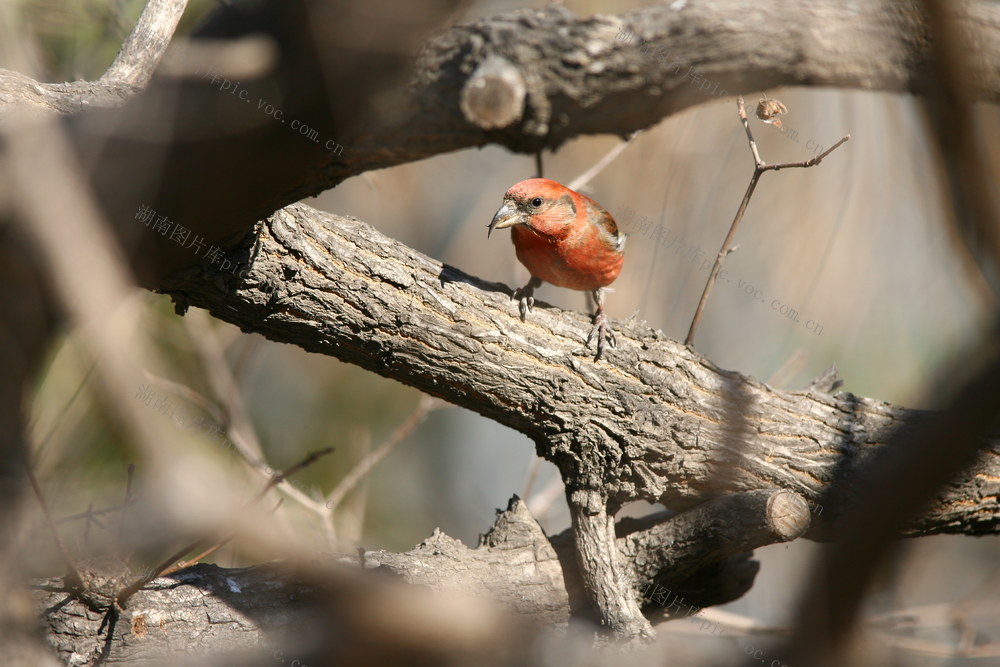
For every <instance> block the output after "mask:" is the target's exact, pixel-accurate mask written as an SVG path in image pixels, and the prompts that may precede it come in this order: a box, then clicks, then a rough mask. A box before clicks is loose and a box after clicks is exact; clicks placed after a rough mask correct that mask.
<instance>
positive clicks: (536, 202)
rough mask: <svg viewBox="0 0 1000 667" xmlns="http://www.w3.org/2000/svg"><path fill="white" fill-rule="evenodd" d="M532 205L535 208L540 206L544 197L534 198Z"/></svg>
mask: <svg viewBox="0 0 1000 667" xmlns="http://www.w3.org/2000/svg"><path fill="white" fill-rule="evenodd" d="M531 205H532V207H534V208H538V207H539V206H541V205H542V198H541V197H535V198H534V199H532V200H531Z"/></svg>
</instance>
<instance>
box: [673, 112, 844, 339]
mask: <svg viewBox="0 0 1000 667" xmlns="http://www.w3.org/2000/svg"><path fill="white" fill-rule="evenodd" d="M736 109H737V112H738V113H739V115H740V121H741V122H742V123H743V129H744V130H746V133H747V140H748V141H749V142H750V152H751V153H753V161H754V170H753V176H751V177H750V184H749V185H748V186H747V191H746V193H745V194H744V195H743V201H742V202H740V207H739V209H738V210H737V211H736V217H735V218H733V224H732V225H730V227H729V233H728V234H726V239H725V240H724V241H723V242H722V247H721V248H719V254H718V255H716V257H715V264H713V265H712V272H711V273H710V274H708V280H707V281H705V289H704V290H703V291H702V293H701V299H700V300H699V301H698V308H697V309H696V310H695V311H694V317H693V318H692V319H691V327H690V328H689V329H688V333H687V338H685V339H684V344H685V345H687V346H688V347H690V346H691V345H693V344H694V334H695V331H697V329H698V324H699V323H700V322H701V316H702V313H703V312H704V310H705V302H706V301H708V294H709V292H711V291H712V287H713V286H714V285H715V280H716V278H718V276H719V270H720V269H721V268H722V260H724V259H725V257H726V255H728V254H729V247H730V246H731V245H732V243H733V237H735V236H736V229H737V228H738V227H739V225H740V221H741V220H743V214H744V213H746V210H747V205H749V204H750V198H751V197H752V196H753V192H754V190H755V189H756V188H757V181H759V180H760V177H761V174H763V173H764V172H766V171H780V170H781V169H792V168H807V167H815V166H816V165H818V164H819V163H820V162H822V161H823V158H825V157H826V156H827V155H829V154H830V153H832V152H833V151H835V150H837V149H838V148H839V147H840V145H841V144H843V143H844V142H845V141H847V140H848V139H850V138H851V135H849V134H847V135H844V136H843V137H841V139H840V141H838V142H837V143H835V144H834V145H833V146H831V147H830V148H828V149H827V150H825V151H823V152H822V153H820V154H819V155H817V156H816V157H814V158H812V159H809V160H805V161H803V162H782V163H780V164H767V163H765V162H764V161H763V160H761V159H760V153H759V152H758V150H757V142H756V141H755V140H754V138H753V132H751V131H750V121H749V120H748V119H747V110H746V106H745V105H744V103H743V96H742V95H740V96H739V97H737V98H736Z"/></svg>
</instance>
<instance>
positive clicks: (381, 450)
mask: <svg viewBox="0 0 1000 667" xmlns="http://www.w3.org/2000/svg"><path fill="white" fill-rule="evenodd" d="M442 405H443V403H442V402H441V401H439V400H437V399H436V398H433V397H431V396H426V395H424V396H421V397H420V403H418V404H417V407H416V408H414V410H413V412H412V413H410V416H409V417H407V418H406V420H405V421H404V422H403V423H402V424H400V425H399V427H397V428H396V430H395V431H393V433H392V435H390V436H389V438H388V439H387V440H386V441H385V442H383V443H382V444H381V445H379V446H378V447H376V448H375V449H373V450H372V451H371V453H369V454H368V456H366V457H364V458H363V459H361V460H360V461H358V463H357V465H355V466H354V467H353V468H352V469H351V471H350V472H348V473H347V474H346V475H344V477H343V479H341V480H340V482H339V483H338V484H337V486H336V487H334V489H333V491H331V492H330V495H328V496H327V497H326V508H327V509H328V510H330V511H331V512H333V511H334V510H336V509H337V506H338V505H340V503H341V502H342V501H343V500H344V496H346V495H347V494H348V493H350V492H351V491H352V490H353V489H354V487H356V486H357V485H358V482H360V481H361V480H362V479H364V478H365V477H366V476H367V475H368V473H370V472H371V471H372V469H373V468H374V467H375V466H377V465H378V464H379V462H380V461H381V460H382V459H384V458H385V457H386V456H388V455H389V453H390V452H391V451H392V450H393V449H395V448H396V446H397V445H399V443H401V442H402V441H403V440H405V439H406V437H407V436H408V435H410V433H411V432H413V429H415V428H416V427H417V426H419V425H420V423H421V422H422V421H424V419H425V418H426V417H427V415H428V414H430V412H432V411H433V410H436V409H437V408H439V407H441V406H442Z"/></svg>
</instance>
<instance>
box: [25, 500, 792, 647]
mask: <svg viewBox="0 0 1000 667" xmlns="http://www.w3.org/2000/svg"><path fill="white" fill-rule="evenodd" d="M795 508H798V511H796V510H795ZM790 509H791V511H790ZM793 517H794V518H793ZM808 521H809V514H808V510H807V509H806V505H805V502H804V501H803V500H802V499H801V498H798V497H796V496H795V495H794V494H790V493H788V492H786V491H764V492H754V493H746V494H737V495H734V496H730V497H727V498H723V499H720V500H719V501H716V502H713V503H707V504H706V505H703V506H701V507H699V508H697V509H695V510H692V511H690V512H687V513H683V514H679V515H676V516H672V517H671V516H666V515H665V514H664V513H661V514H659V515H653V516H650V517H645V518H643V519H632V520H629V521H628V522H623V525H622V526H620V528H619V533H620V534H619V537H618V539H617V548H618V549H619V550H620V551H621V552H622V555H623V556H624V557H627V558H629V559H632V560H633V561H635V562H637V563H640V564H641V565H642V567H641V568H640V569H638V570H637V571H636V575H637V577H638V581H639V583H641V584H642V590H643V593H644V599H643V602H644V603H645V605H646V606H647V608H649V609H650V610H651V611H652V610H654V609H659V610H660V615H661V620H662V619H666V618H669V617H670V616H677V615H687V614H691V613H694V612H696V611H697V610H698V609H700V608H701V607H704V606H708V605H714V604H722V603H724V602H728V601H730V600H733V599H736V598H738V597H740V596H741V595H743V594H744V593H745V592H746V591H747V590H748V589H749V588H750V586H751V585H752V584H753V579H754V575H755V574H756V572H757V563H756V561H752V560H751V559H750V554H749V552H750V551H751V550H753V549H754V548H757V547H760V546H764V545H766V544H771V543H774V542H780V541H787V540H790V539H794V538H795V537H797V536H798V535H799V534H800V533H801V532H802V530H804V529H805V527H806V526H807V525H808ZM574 550H575V547H574V539H573V535H572V533H571V532H570V531H569V530H567V531H564V532H562V533H560V534H559V535H556V536H554V537H552V538H549V537H547V536H546V535H545V534H544V532H543V531H542V529H541V527H540V526H539V525H538V523H537V522H536V521H535V520H534V518H533V517H532V516H531V515H530V514H529V513H528V510H527V507H526V506H525V504H524V503H523V502H521V501H520V500H519V499H517V498H516V497H515V498H514V499H513V500H511V502H510V504H509V506H508V508H507V509H506V510H505V511H503V512H498V513H497V518H496V521H495V523H494V525H493V526H492V527H491V528H490V530H489V531H487V532H486V534H485V535H483V537H482V539H481V541H480V544H479V546H478V547H477V548H475V549H470V548H468V547H466V546H465V545H464V544H462V543H461V542H459V541H458V540H455V539H453V538H451V537H448V536H447V535H445V534H443V533H441V532H439V531H436V532H435V533H434V535H432V536H431V537H429V538H428V539H427V540H425V541H424V542H422V543H421V544H419V545H417V546H416V547H415V548H414V549H413V550H412V551H409V552H406V553H389V552H385V551H369V552H365V553H364V554H363V556H362V560H363V567H364V568H365V569H366V570H378V571H380V572H382V573H389V574H391V575H393V578H395V579H399V580H402V581H404V582H406V583H409V584H416V585H417V586H418V588H417V590H418V591H419V590H422V589H423V588H427V589H430V590H432V591H435V592H436V593H447V594H452V595H465V596H471V597H474V598H485V599H492V600H497V601H499V602H500V603H501V606H502V607H503V608H504V609H505V610H506V611H507V612H513V613H514V614H516V615H517V616H518V617H522V618H524V617H527V618H528V619H530V623H531V624H532V625H534V626H535V627H536V628H539V627H553V626H557V625H559V624H564V623H567V622H568V621H569V620H570V616H571V613H573V612H574V611H577V610H580V609H583V610H586V608H587V599H586V594H585V592H584V590H583V588H582V584H581V581H580V575H579V572H578V571H577V570H576V567H575V565H574V563H575V562H576V561H575V555H574ZM338 560H339V564H340V566H341V567H340V568H338V569H337V570H336V571H335V572H333V573H331V574H330V575H329V579H330V581H331V582H332V585H334V586H338V585H339V584H338V583H337V582H338V580H339V579H343V578H351V579H353V580H356V581H359V582H360V586H359V588H358V590H357V591H356V593H357V594H358V595H363V594H364V591H365V589H366V588H369V594H373V595H374V594H375V591H377V588H376V587H374V579H372V578H361V579H359V578H358V576H357V574H356V572H353V571H352V569H351V568H354V567H356V566H357V565H358V558H357V557H356V556H343V557H341V558H339V559H338ZM295 569H296V568H294V567H291V566H287V565H283V564H281V563H274V564H271V565H268V566H260V567H251V568H233V569H225V568H219V567H216V566H212V565H196V566H194V567H190V568H188V569H185V570H181V571H178V572H174V573H173V574H171V575H170V576H169V577H159V578H157V579H155V580H154V581H153V582H152V583H151V584H150V585H149V586H147V587H146V588H144V589H143V590H140V591H138V592H137V593H135V594H134V595H133V596H132V598H131V600H130V602H129V605H128V607H127V608H125V609H122V610H121V611H120V612H119V620H118V623H117V624H116V625H115V626H114V627H113V628H112V634H111V636H110V637H106V636H103V635H102V633H101V632H99V628H100V626H101V623H102V619H103V616H104V614H103V610H95V609H92V608H90V607H88V606H87V605H86V604H85V603H84V602H82V601H80V600H79V599H76V598H74V597H72V596H71V594H70V593H69V592H68V591H67V590H66V589H65V586H64V584H63V583H62V582H61V581H60V580H57V579H51V580H45V581H41V582H37V585H36V590H35V601H36V603H37V605H38V606H39V608H43V609H45V613H44V615H43V619H42V622H43V625H44V627H45V629H46V637H47V640H48V643H49V644H50V645H51V646H52V647H54V648H55V649H56V651H57V652H58V654H59V655H60V656H61V657H62V658H63V659H64V660H66V661H67V662H70V660H69V657H70V656H76V659H79V658H81V657H82V658H87V657H88V656H89V657H90V658H92V657H96V656H97V655H99V654H100V653H101V652H104V654H105V656H106V657H105V660H107V661H108V662H117V661H121V660H125V661H130V662H131V661H142V660H146V659H159V660H164V659H167V658H168V657H170V656H173V657H175V658H176V657H177V656H179V655H181V654H184V653H197V654H198V655H201V656H205V655H206V654H210V655H214V656H216V657H218V656H219V655H220V654H221V653H223V652H232V651H235V650H238V649H242V650H245V651H247V652H248V655H252V654H257V655H259V653H256V652H257V651H259V648H260V645H264V646H266V647H269V648H271V647H273V646H276V645H278V644H284V646H286V647H288V648H285V649H284V653H285V654H287V655H286V660H291V659H292V658H293V657H295V653H296V652H297V653H298V655H297V657H298V658H299V659H300V660H302V661H304V662H307V661H308V660H310V659H311V658H312V656H311V655H308V652H312V653H313V655H316V654H322V655H323V656H324V657H325V658H326V659H327V660H328V661H332V662H327V663H326V664H333V662H337V663H339V662H340V661H341V660H343V659H344V658H345V656H346V655H350V654H351V653H352V652H353V651H354V650H355V647H356V645H357V644H361V643H365V642H371V643H372V644H379V643H384V644H386V645H388V646H392V645H393V644H394V643H396V642H398V641H400V635H405V634H406V632H407V630H406V626H405V623H402V622H401V621H400V619H399V618H398V617H397V614H398V613H399V610H398V609H385V610H383V613H385V614H387V615H386V616H385V619H386V621H390V620H391V622H392V624H394V625H396V626H397V627H396V628H395V629H393V628H392V627H391V626H390V624H388V623H387V624H386V625H385V626H381V625H379V626H377V627H374V628H371V627H370V628H367V629H359V628H357V627H355V630H356V631H358V632H361V633H364V632H366V631H367V632H368V633H372V634H371V636H353V635H352V633H351V632H350V631H348V628H349V627H350V625H351V624H352V623H354V624H355V625H357V624H358V621H357V620H354V621H351V620H349V619H347V618H343V617H340V616H337V617H335V618H331V616H330V609H329V605H328V603H327V602H325V601H324V600H323V599H322V597H321V596H319V595H317V585H316V583H315V581H313V582H310V581H309V578H310V577H311V576H315V573H312V574H310V573H309V572H305V573H303V572H299V573H296V572H295ZM338 573H339V574H338ZM340 575H346V576H340ZM340 595H341V597H347V598H349V597H352V595H351V593H349V592H347V591H341V594H340ZM351 608H352V607H351V606H350V605H345V609H351ZM354 609H357V607H354ZM389 612H391V613H389ZM324 622H326V623H330V625H328V626H327V627H326V628H325V629H324V631H323V636H324V637H326V638H327V639H326V644H325V645H324V644H323V643H322V642H321V643H317V639H316V637H315V635H312V634H311V633H313V632H315V630H316V628H317V627H318V626H322V624H323V623H324ZM502 629H503V628H502V627H496V628H495V631H496V632H500V631H501V630H502ZM376 631H377V632H376ZM331 638H332V639H331ZM428 642H429V643H430V641H429V640H428ZM437 648H439V647H432V646H426V647H424V650H425V651H431V650H434V649H437ZM487 649H488V650H492V648H489V647H485V646H484V647H482V648H481V650H484V651H486V650H487ZM418 654H419V653H418ZM514 655H515V656H516V657H515V658H514V660H513V661H512V662H513V663H515V664H535V662H533V661H531V660H530V658H529V656H530V651H528V650H526V647H521V650H519V651H516V652H515V654H514ZM449 657H452V658H454V657H455V656H449ZM479 657H480V659H488V663H487V664H496V662H495V656H491V655H490V654H489V653H485V652H484V653H483V654H482V655H481V656H479ZM351 664H358V663H351ZM364 664H380V663H379V662H378V661H377V660H376V659H374V657H372V656H369V659H367V660H366V661H365V662H364ZM410 664H413V663H410ZM465 664H472V663H465ZM476 664H481V663H476Z"/></svg>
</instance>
